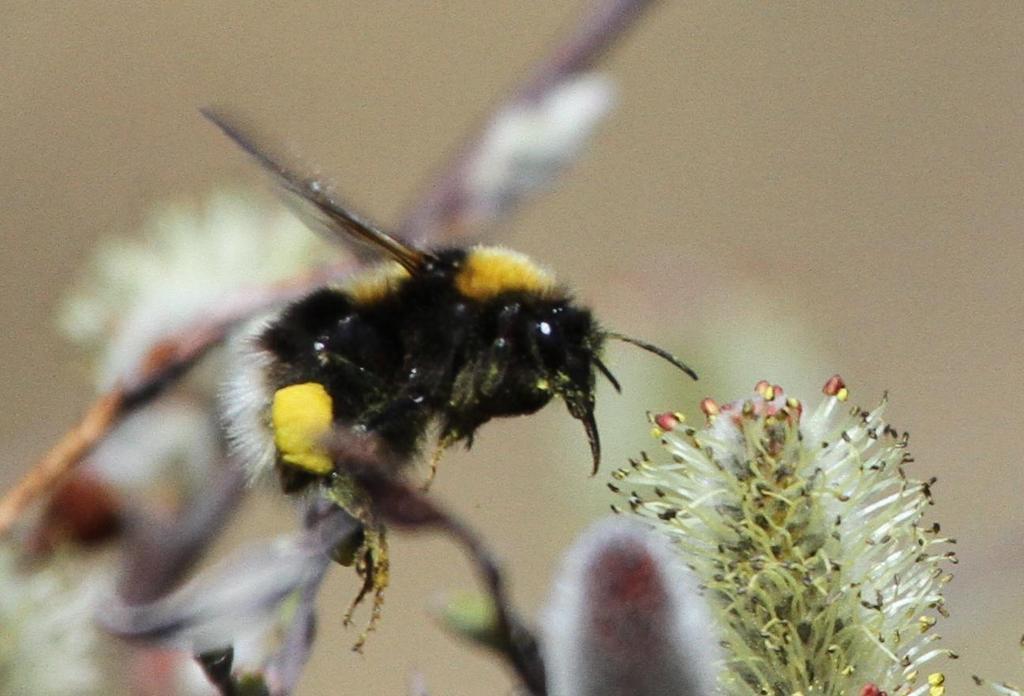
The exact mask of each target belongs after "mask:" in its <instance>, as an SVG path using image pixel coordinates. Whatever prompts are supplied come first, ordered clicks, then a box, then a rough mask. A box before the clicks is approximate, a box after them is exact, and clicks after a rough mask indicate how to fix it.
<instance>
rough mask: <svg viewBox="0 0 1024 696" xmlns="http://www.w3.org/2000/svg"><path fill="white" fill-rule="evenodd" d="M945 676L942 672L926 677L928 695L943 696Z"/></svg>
mask: <svg viewBox="0 0 1024 696" xmlns="http://www.w3.org/2000/svg"><path fill="white" fill-rule="evenodd" d="M945 685H946V675H945V674H943V673H942V672H935V673H934V674H929V675H928V695H929V696H945V693H946V686H945Z"/></svg>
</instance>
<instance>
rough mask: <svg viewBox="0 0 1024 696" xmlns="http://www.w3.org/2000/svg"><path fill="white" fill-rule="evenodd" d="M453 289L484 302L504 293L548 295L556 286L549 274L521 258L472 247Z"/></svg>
mask: <svg viewBox="0 0 1024 696" xmlns="http://www.w3.org/2000/svg"><path fill="white" fill-rule="evenodd" d="M455 287H456V289H457V290H458V291H459V292H460V293H461V294H462V295H463V296H465V297H469V298H471V299H474V300H487V299H490V298H492V297H496V296H498V295H500V294H502V293H505V292H528V293H538V294H541V295H548V294H550V293H552V292H553V291H554V290H555V288H556V287H557V285H556V284H555V279H554V278H553V277H552V276H551V274H550V273H548V272H547V271H545V270H543V269H542V268H540V267H539V266H537V265H536V264H535V263H534V262H533V261H531V260H530V259H529V257H527V256H525V255H524V254H520V253H519V252H515V251H510V250H508V249H502V248H500V247H474V248H473V249H470V250H469V252H468V253H467V254H466V258H465V260H464V261H463V262H462V267H461V268H460V269H459V270H458V272H457V273H456V275H455Z"/></svg>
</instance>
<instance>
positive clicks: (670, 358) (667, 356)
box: [598, 331, 697, 379]
mask: <svg viewBox="0 0 1024 696" xmlns="http://www.w3.org/2000/svg"><path fill="white" fill-rule="evenodd" d="M605 336H606V337H607V338H614V339H616V340H619V341H623V342H624V343H632V344H633V345H634V346H636V347H637V348H642V349H644V350H646V351H647V352H648V353H654V354H655V355H657V356H658V357H659V358H661V359H663V360H665V361H667V362H670V363H672V364H673V365H675V366H676V367H678V368H679V369H680V370H682V371H683V372H685V373H686V374H688V375H689V376H690V377H692V378H693V379H697V373H696V372H694V371H693V370H692V369H691V368H690V367H688V366H687V365H686V363H684V362H683V361H682V360H680V359H679V358H677V357H676V356H674V355H672V354H671V353H669V352H668V351H667V350H664V349H662V348H659V347H658V346H656V345H653V344H651V343H648V342H646V341H641V340H640V339H638V338H633V337H631V336H625V335H623V334H620V333H615V332H614V331H609V332H608V333H606V334H605ZM598 369H600V363H598Z"/></svg>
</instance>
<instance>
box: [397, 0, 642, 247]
mask: <svg viewBox="0 0 1024 696" xmlns="http://www.w3.org/2000/svg"><path fill="white" fill-rule="evenodd" d="M652 4H653V0H597V2H595V3H594V5H593V7H591V8H590V9H589V10H587V11H585V12H584V15H583V18H582V19H581V20H580V22H579V23H578V24H577V25H576V28H575V30H574V31H573V32H572V33H571V34H570V35H569V36H568V37H566V39H564V40H563V41H562V42H561V43H559V44H557V45H556V46H555V48H554V50H553V51H551V53H550V54H548V56H547V58H546V59H545V60H543V61H541V62H540V63H539V64H538V65H537V67H536V68H534V70H533V72H531V73H530V75H529V77H527V79H526V80H524V81H523V83H522V84H521V85H520V86H519V87H517V88H515V89H513V90H512V96H511V97H509V98H508V99H505V100H503V101H501V102H499V103H498V104H497V105H496V106H495V107H494V108H493V109H492V110H491V113H490V114H489V115H488V117H487V118H486V119H483V120H482V121H481V123H480V127H478V128H477V129H476V130H475V131H474V132H473V133H472V134H471V136H470V137H469V138H467V139H466V141H465V142H464V143H463V144H462V145H461V146H460V147H458V148H457V149H456V150H455V154H454V155H453V156H452V157H451V159H450V160H449V161H448V162H446V163H445V164H444V165H443V166H442V167H441V168H440V169H439V170H438V174H437V175H436V176H435V177H433V183H432V184H431V185H430V186H429V187H427V189H426V191H425V193H424V194H423V195H422V196H421V197H420V199H419V200H417V201H416V202H415V203H414V204H413V205H412V206H411V207H410V208H409V210H408V212H407V214H406V215H405V218H404V220H405V222H404V223H403V224H402V225H401V226H400V227H399V232H400V236H402V237H404V238H405V239H408V240H413V241H416V240H421V239H426V238H429V237H430V236H432V235H434V234H436V232H437V230H445V231H447V232H448V233H455V232H457V230H455V229H453V228H455V227H457V221H458V220H459V218H460V217H461V215H462V213H464V212H465V209H466V207H467V205H468V201H467V190H466V181H467V169H468V168H469V167H470V166H471V164H472V163H473V162H474V161H475V160H476V159H477V157H478V156H479V154H480V150H481V147H482V146H483V144H484V136H485V134H486V133H487V131H488V128H489V127H490V125H491V124H493V123H494V121H495V120H496V119H497V118H500V116H501V115H502V114H504V113H506V112H507V111H508V110H509V109H510V108H512V107H514V106H515V105H517V104H527V103H530V102H534V101H536V100H538V99H540V98H541V97H542V96H543V95H544V94H545V93H546V92H547V91H548V90H550V89H551V88H552V87H554V86H556V85H558V84H560V83H562V82H564V81H565V80H566V79H568V78H569V77H571V76H573V75H577V74H579V73H582V72H584V71H586V70H589V69H591V68H592V67H593V66H594V65H595V64H596V63H597V61H598V60H599V59H600V58H601V57H602V56H603V55H604V54H605V53H606V52H607V51H608V49H610V48H611V47H612V45H613V44H614V43H615V42H616V41H617V40H618V39H619V38H620V37H621V36H622V35H623V34H624V33H625V31H626V30H627V29H629V28H630V26H632V24H633V23H634V22H635V21H636V19H637V18H638V17H639V16H640V15H641V14H642V13H643V11H644V10H646V9H647V8H648V7H650V6H651V5H652Z"/></svg>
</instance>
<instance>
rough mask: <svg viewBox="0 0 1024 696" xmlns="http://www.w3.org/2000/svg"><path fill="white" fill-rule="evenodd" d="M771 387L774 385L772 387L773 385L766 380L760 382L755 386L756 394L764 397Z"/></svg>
mask: <svg viewBox="0 0 1024 696" xmlns="http://www.w3.org/2000/svg"><path fill="white" fill-rule="evenodd" d="M771 386H772V385H771V383H770V382H769V381H768V380H766V379H762V380H759V381H758V383H757V384H755V385H754V393H755V394H757V395H759V396H764V393H765V392H766V391H767V390H769V389H771Z"/></svg>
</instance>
